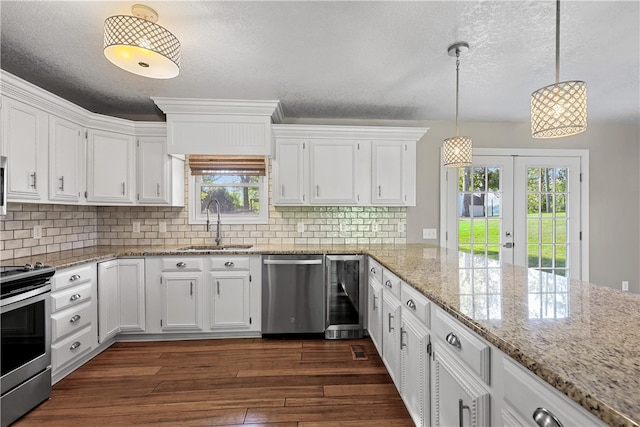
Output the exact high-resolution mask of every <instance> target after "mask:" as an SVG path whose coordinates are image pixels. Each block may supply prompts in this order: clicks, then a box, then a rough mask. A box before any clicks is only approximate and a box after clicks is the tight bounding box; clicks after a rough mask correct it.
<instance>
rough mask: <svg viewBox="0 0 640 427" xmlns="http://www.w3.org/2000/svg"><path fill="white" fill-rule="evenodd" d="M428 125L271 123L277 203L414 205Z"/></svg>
mask: <svg viewBox="0 0 640 427" xmlns="http://www.w3.org/2000/svg"><path fill="white" fill-rule="evenodd" d="M427 130H428V129H427V128H398V127H374V126H312V125H273V126H272V131H273V135H274V143H275V149H274V153H275V158H274V162H273V195H274V204H275V205H325V206H335V205H349V206H353V205H359V206H415V203H416V141H418V140H419V139H420V138H422V137H423V136H424V134H425V133H426V132H427Z"/></svg>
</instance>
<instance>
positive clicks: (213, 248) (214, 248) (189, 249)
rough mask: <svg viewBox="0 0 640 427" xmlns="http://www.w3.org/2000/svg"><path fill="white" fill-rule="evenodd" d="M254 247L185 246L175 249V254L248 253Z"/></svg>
mask: <svg viewBox="0 0 640 427" xmlns="http://www.w3.org/2000/svg"><path fill="white" fill-rule="evenodd" d="M252 247H253V245H221V246H217V245H193V246H185V247H184V248H178V249H174V250H173V251H174V252H201V251H205V252H213V251H246V250H249V249H251V248H252Z"/></svg>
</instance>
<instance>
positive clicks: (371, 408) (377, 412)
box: [246, 403, 408, 423]
mask: <svg viewBox="0 0 640 427" xmlns="http://www.w3.org/2000/svg"><path fill="white" fill-rule="evenodd" d="M403 417H408V413H407V410H406V409H405V407H404V406H403V405H402V404H400V405H398V404H384V405H380V404H374V405H369V404H362V403H361V404H358V405H340V406H333V407H327V406H285V407H284V408H257V409H256V408H249V410H248V411H247V417H246V422H249V423H260V422H274V421H277V422H283V421H298V422H304V421H356V420H365V419H366V420H376V419H381V418H392V419H393V418H403Z"/></svg>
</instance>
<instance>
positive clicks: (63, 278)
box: [51, 266, 91, 291]
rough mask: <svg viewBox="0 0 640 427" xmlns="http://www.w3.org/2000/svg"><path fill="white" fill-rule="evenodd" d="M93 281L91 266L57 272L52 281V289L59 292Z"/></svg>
mask: <svg viewBox="0 0 640 427" xmlns="http://www.w3.org/2000/svg"><path fill="white" fill-rule="evenodd" d="M89 280H91V266H87V267H81V268H70V269H66V270H62V271H57V272H56V274H55V275H54V276H53V278H52V279H51V289H52V290H53V291H58V290H60V289H64V288H68V287H69V286H75V285H79V284H81V283H85V282H87V281H89Z"/></svg>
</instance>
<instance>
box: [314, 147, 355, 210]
mask: <svg viewBox="0 0 640 427" xmlns="http://www.w3.org/2000/svg"><path fill="white" fill-rule="evenodd" d="M310 148H311V151H310V154H309V158H310V164H311V166H310V184H311V197H310V199H311V203H312V204H319V205H327V204H335V205H357V204H359V194H358V163H359V158H358V150H359V143H358V142H357V141H349V140H327V141H325V140H312V141H311V144H310Z"/></svg>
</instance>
